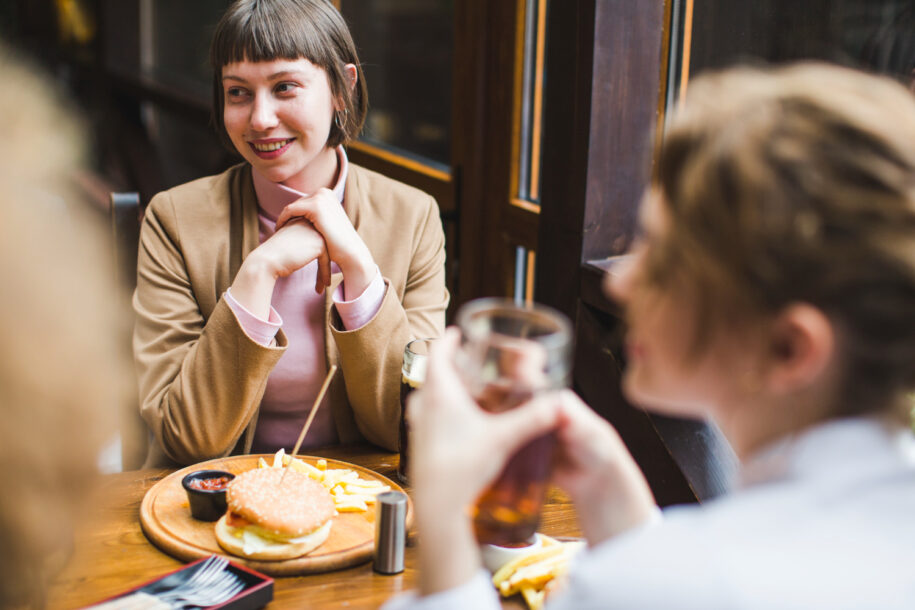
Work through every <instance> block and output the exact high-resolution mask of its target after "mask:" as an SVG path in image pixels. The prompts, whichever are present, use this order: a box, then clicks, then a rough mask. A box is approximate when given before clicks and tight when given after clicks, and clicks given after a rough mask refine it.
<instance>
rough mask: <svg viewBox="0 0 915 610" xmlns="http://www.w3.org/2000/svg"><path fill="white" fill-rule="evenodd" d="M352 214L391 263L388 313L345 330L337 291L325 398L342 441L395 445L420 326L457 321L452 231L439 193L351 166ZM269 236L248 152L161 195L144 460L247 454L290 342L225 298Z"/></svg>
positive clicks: (436, 328) (155, 208)
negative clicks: (250, 327)
mask: <svg viewBox="0 0 915 610" xmlns="http://www.w3.org/2000/svg"><path fill="white" fill-rule="evenodd" d="M343 205H344V208H345V210H346V214H347V216H348V217H349V219H350V221H352V223H353V226H354V227H355V228H356V231H357V232H358V233H359V235H360V237H361V238H362V239H363V240H364V241H365V244H366V245H367V246H368V248H369V250H370V251H371V252H372V255H373V257H374V258H375V262H376V263H377V264H378V267H379V268H380V269H381V274H382V276H383V278H384V282H385V286H386V291H385V296H384V300H383V301H382V304H381V308H380V310H379V311H378V313H377V315H376V316H375V317H374V318H373V319H372V320H371V321H369V322H368V323H367V324H366V325H365V326H363V327H362V328H359V329H356V330H351V331H347V330H344V329H343V326H342V324H341V322H340V319H339V316H338V315H337V314H336V310H335V309H334V308H333V307H332V302H331V298H330V295H331V294H332V293H333V290H334V288H335V287H336V286H337V285H338V284H339V283H340V281H341V280H342V274H340V273H336V274H334V276H333V278H332V284H331V288H330V289H329V290H327V291H326V292H325V294H326V295H327V296H326V298H325V308H326V320H327V325H326V333H325V346H326V348H325V351H326V357H327V358H326V359H327V365H328V366H330V365H332V364H337V365H338V366H339V367H340V370H339V371H338V374H337V375H336V376H335V377H334V381H333V383H332V384H331V386H330V388H329V390H328V395H327V398H325V403H324V407H323V408H330V409H332V410H333V416H334V422H335V423H336V428H337V434H338V436H339V438H340V442H341V443H343V444H347V443H352V442H357V441H360V440H363V439H365V440H368V441H371V442H372V443H374V444H376V445H380V446H381V447H384V448H386V449H390V450H395V449H396V448H397V441H398V425H399V417H400V399H399V391H400V368H401V360H402V355H403V348H404V345H406V343H407V342H408V341H410V340H411V339H412V338H417V337H428V336H438V335H439V334H441V332H442V330H443V328H444V325H445V308H446V307H447V305H448V299H449V295H448V291H447V289H446V288H445V237H444V233H443V231H442V225H441V220H440V218H439V211H438V206H437V205H436V203H435V200H434V199H433V198H432V197H430V196H429V195H427V194H425V193H423V192H421V191H419V190H417V189H414V188H412V187H409V186H407V185H405V184H401V183H399V182H396V181H394V180H391V179H389V178H386V177H384V176H382V175H380V174H377V173H375V172H372V171H369V170H367V169H365V168H362V167H359V166H357V165H354V164H350V166H349V172H348V175H347V179H346V190H345V195H344V201H343ZM257 246H258V222H257V197H256V195H255V192H254V186H253V183H252V179H251V169H250V166H248V165H247V164H241V165H237V166H235V167H232V168H230V169H229V170H227V171H226V172H224V173H222V174H219V175H218V176H210V177H207V178H201V179H199V180H195V181H193V182H189V183H187V184H183V185H181V186H178V187H175V188H173V189H170V190H167V191H164V192H162V193H159V194H158V195H156V196H155V197H154V198H153V199H152V201H151V202H150V204H149V207H148V209H147V212H146V216H145V219H144V221H143V227H142V229H141V232H140V251H139V260H138V267H137V290H136V292H135V293H134V298H133V306H134V310H135V311H136V316H137V319H136V326H135V329H134V339H133V347H134V356H135V361H136V367H137V374H138V381H139V388H140V413H141V414H142V416H143V418H144V420H145V421H146V423H147V425H148V426H149V428H150V430H151V431H152V435H153V436H154V437H155V442H151V443H150V449H149V454H148V456H147V460H146V465H147V466H154V465H171V464H174V463H178V464H189V463H193V462H198V461H202V460H206V459H211V458H215V457H221V456H225V455H228V454H230V453H240V452H244V453H249V452H250V448H251V443H252V440H253V438H254V429H255V426H256V425H257V414H258V409H259V407H260V402H261V397H262V396H263V393H264V389H265V387H266V383H267V376H268V375H269V374H270V371H271V370H272V369H273V367H274V365H275V364H276V362H277V361H278V360H279V358H280V356H281V355H282V353H283V351H284V350H285V348H286V346H287V338H286V336H285V335H284V334H283V331H282V330H280V332H279V333H278V334H277V337H276V346H274V347H264V346H262V345H259V344H258V343H255V342H254V341H252V340H251V339H250V338H249V337H248V336H247V335H246V334H245V333H244V331H243V330H242V329H241V326H240V325H239V323H238V321H237V320H236V318H235V316H234V314H233V313H232V310H231V309H230V308H229V306H228V305H227V304H226V303H225V299H224V298H223V296H224V294H225V291H226V288H228V287H229V286H230V285H231V284H232V280H233V279H234V278H235V275H236V273H237V271H238V269H239V267H240V266H241V262H242V260H243V259H244V257H245V256H247V254H248V253H249V252H251V251H252V250H253V249H254V248H256V247H257Z"/></svg>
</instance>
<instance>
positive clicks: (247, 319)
mask: <svg viewBox="0 0 915 610" xmlns="http://www.w3.org/2000/svg"><path fill="white" fill-rule="evenodd" d="M226 305H228V306H229V309H231V310H232V313H234V314H235V319H236V320H238V325H239V326H241V329H242V330H243V331H245V334H246V335H248V337H249V338H250V339H251V340H252V341H254V342H255V343H259V344H261V345H263V346H264V347H269V346H270V345H271V344H272V343H273V340H274V338H275V337H276V333H277V331H278V330H279V329H280V327H281V326H283V319H282V318H281V317H280V314H278V313H277V312H276V310H275V309H274V308H273V307H272V306H271V307H270V318H269V319H268V320H263V319H261V318H259V317H257V316H255V315H254V314H253V313H251V312H250V311H248V310H247V309H245V307H244V305H242V304H241V303H239V302H238V301H236V300H235V297H233V296H232V293H231V292H229V290H228V289H226Z"/></svg>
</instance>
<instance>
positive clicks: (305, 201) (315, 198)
mask: <svg viewBox="0 0 915 610" xmlns="http://www.w3.org/2000/svg"><path fill="white" fill-rule="evenodd" d="M325 203H334V204H335V205H336V206H338V207H340V209H341V211H342V209H343V206H342V205H341V204H340V202H338V201H336V200H335V199H334V195H333V191H331V190H329V189H324V188H322V189H319V190H318V191H317V192H316V193H315V194H313V195H309V196H307V197H301V198H299V199H296V200H295V201H293V202H292V203H290V204H289V205H287V206H286V207H285V208H283V210H282V211H281V212H280V215H279V216H278V217H277V219H276V228H277V229H280V228H281V227H282V226H283V225H285V224H286V223H287V222H289V221H290V220H292V219H293V218H304V219H305V220H307V221H308V222H310V223H311V224H313V225H314V226H315V227H316V228H317V229H318V231H321V232H322V233H323V232H324V231H323V230H322V228H321V227H322V225H323V224H324V221H325V219H324V213H323V204H325Z"/></svg>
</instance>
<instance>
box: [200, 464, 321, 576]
mask: <svg viewBox="0 0 915 610" xmlns="http://www.w3.org/2000/svg"><path fill="white" fill-rule="evenodd" d="M286 470H287V469H284V468H257V469H254V470H249V471H248V472H243V473H242V474H240V475H238V476H236V477H235V479H233V480H232V482H231V483H230V484H229V486H228V488H227V490H226V503H227V504H228V506H229V510H228V512H227V513H226V514H225V515H223V516H222V517H221V518H220V519H219V521H217V522H216V540H217V542H219V546H221V547H222V548H223V549H225V550H226V551H228V552H229V553H232V554H233V555H237V556H239V557H244V558H247V559H263V560H283V559H293V558H296V557H301V556H303V555H306V554H308V553H310V552H311V551H313V550H314V549H316V548H318V547H319V546H320V545H321V544H323V543H324V541H325V540H327V537H328V535H330V526H331V523H332V521H333V517H334V515H336V514H337V510H336V508H335V507H334V500H333V498H332V497H331V495H330V492H328V491H327V489H326V488H325V487H324V486H323V485H321V484H320V483H318V482H317V481H314V480H312V479H311V478H310V477H308V476H307V475H305V474H302V473H300V472H296V471H294V470H289V471H288V472H287V471H286ZM284 473H285V475H286V476H285V478H284V477H283V474H284Z"/></svg>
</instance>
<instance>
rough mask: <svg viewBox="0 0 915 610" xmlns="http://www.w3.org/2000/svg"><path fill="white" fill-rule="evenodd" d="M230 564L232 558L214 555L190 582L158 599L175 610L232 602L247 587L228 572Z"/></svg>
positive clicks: (188, 580)
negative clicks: (229, 559)
mask: <svg viewBox="0 0 915 610" xmlns="http://www.w3.org/2000/svg"><path fill="white" fill-rule="evenodd" d="M228 563H229V561H228V559H226V558H224V557H219V556H218V555H212V556H210V557H209V558H208V559H207V560H206V561H204V562H203V563H202V564H200V567H199V568H197V571H196V572H194V574H193V575H192V576H191V577H190V578H188V579H187V581H185V582H184V583H182V584H180V585H178V586H177V587H175V588H174V589H171V590H169V591H164V592H162V593H159V594H158V595H156V597H158V598H159V599H160V600H162V601H163V602H165V603H167V604H169V605H170V606H172V607H173V608H192V607H200V606H212V605H215V604H220V603H222V602H225V601H228V600H229V599H231V598H232V597H234V596H235V595H236V594H237V593H238V592H239V591H241V590H242V589H244V587H245V585H244V583H243V582H240V581H239V579H238V577H237V576H235V575H234V574H232V573H231V572H227V571H226V569H225V568H226V566H227V565H228Z"/></svg>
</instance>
